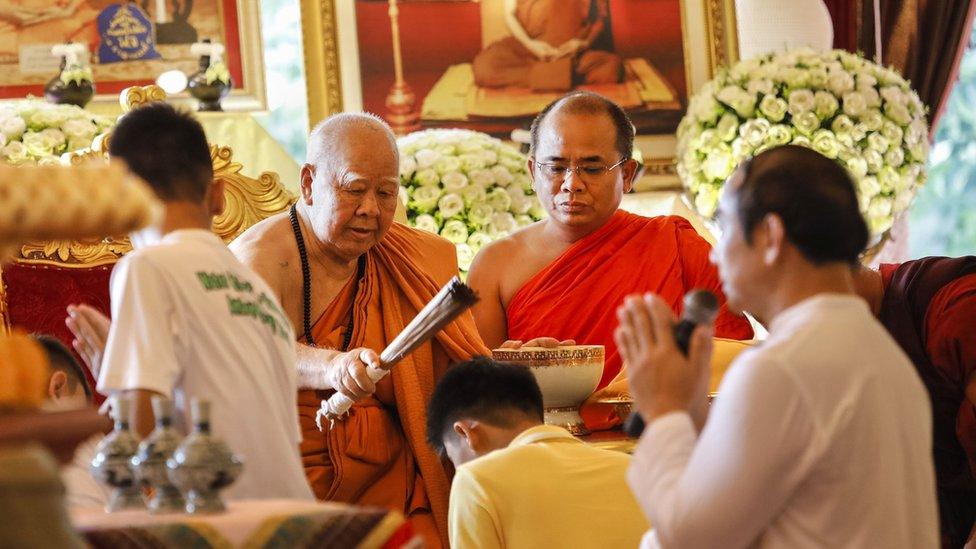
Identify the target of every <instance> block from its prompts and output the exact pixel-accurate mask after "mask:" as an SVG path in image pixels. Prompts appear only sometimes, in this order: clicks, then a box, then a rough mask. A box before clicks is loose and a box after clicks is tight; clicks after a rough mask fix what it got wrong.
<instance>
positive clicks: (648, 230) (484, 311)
mask: <svg viewBox="0 0 976 549" xmlns="http://www.w3.org/2000/svg"><path fill="white" fill-rule="evenodd" d="M633 147H634V126H633V124H632V123H631V122H630V119H629V118H628V117H627V114H626V113H625V112H624V111H623V109H621V108H620V107H619V106H618V105H617V104H615V103H613V102H612V101H610V100H608V99H606V98H604V97H602V96H600V95H597V94H594V93H591V92H573V93H571V94H568V95H566V96H564V97H562V98H560V99H558V100H557V101H555V102H553V103H552V104H550V105H549V106H548V107H546V109H545V110H543V111H542V113H541V114H539V116H538V117H537V118H536V119H535V121H534V122H533V124H532V144H531V153H530V158H529V160H528V169H529V173H530V174H531V175H532V178H533V188H534V189H535V192H536V194H537V195H538V197H539V200H540V201H541V202H542V205H543V207H544V208H545V209H546V211H547V213H548V214H549V215H548V217H547V218H546V219H543V220H542V221H539V222H537V223H535V224H533V225H530V226H528V227H526V228H524V229H522V230H521V231H518V232H516V233H514V234H512V235H511V236H509V237H507V238H504V239H501V240H497V241H495V242H493V243H492V244H490V245H488V246H486V247H485V248H483V249H482V250H481V252H480V253H479V254H478V257H476V258H475V261H474V263H473V264H472V266H471V270H470V272H469V275H468V282H469V284H471V285H472V286H473V287H474V288H475V289H476V290H477V291H478V292H479V294H480V295H481V301H480V302H479V303H478V305H476V306H475V309H474V314H475V321H476V323H477V325H478V330H479V332H480V333H481V337H482V338H483V339H484V341H485V344H486V345H488V347H490V348H496V347H500V346H505V347H518V346H522V345H525V346H540V345H541V346H556V345H559V344H560V343H562V344H571V343H574V342H575V343H578V344H581V345H582V344H587V345H603V346H604V347H605V348H606V366H605V368H604V371H603V377H602V379H601V380H600V384H599V386H598V387H599V388H603V387H605V386H606V385H607V384H609V383H610V382H611V381H612V380H613V379H614V378H615V377H616V376H617V375H618V374H619V373H620V369H621V364H622V363H621V359H620V354H619V353H618V352H617V346H616V344H615V343H614V341H613V330H614V328H615V327H616V325H617V320H616V317H615V311H616V307H617V306H619V305H620V304H621V303H622V302H623V299H624V297H625V296H627V295H629V294H633V293H644V292H653V293H656V294H658V295H661V296H663V297H664V299H665V300H666V301H667V303H668V304H669V305H670V306H671V308H672V310H674V311H675V312H676V313H680V308H681V300H682V298H683V296H684V294H685V293H686V292H687V291H688V290H691V289H693V288H703V289H708V290H711V291H712V292H715V294H716V295H719V296H722V289H721V284H720V282H719V278H718V273H717V271H716V269H715V266H714V265H712V264H711V263H710V262H709V260H708V254H709V252H710V250H711V247H710V246H709V244H708V243H707V242H706V241H705V240H704V239H703V238H702V237H700V236H699V235H698V233H697V232H696V231H695V229H694V228H693V227H692V226H691V224H690V223H689V222H688V221H687V220H685V219H684V218H681V217H676V216H659V217H643V216H639V215H635V214H632V213H629V212H625V211H623V210H621V209H620V202H621V200H622V198H623V195H624V193H626V192H629V191H630V190H631V188H632V187H633V184H634V180H635V179H636V177H637V171H638V164H637V162H636V161H634V160H633V159H632V156H633ZM721 302H722V309H721V311H720V314H719V316H718V319H717V321H716V324H715V335H716V336H718V337H726V338H733V339H750V338H751V337H752V329H751V327H750V325H749V322H748V320H747V319H746V318H745V317H744V316H741V315H739V314H736V313H733V312H730V311H729V310H727V308H726V307H725V298H724V297H721ZM582 415H583V419H584V421H585V422H586V424H587V427H589V428H590V429H606V428H610V427H612V426H614V425H616V424H617V423H619V418H617V416H616V414H614V412H613V410H612V409H611V407H609V406H607V407H599V406H592V407H586V408H584V410H583V413H582Z"/></svg>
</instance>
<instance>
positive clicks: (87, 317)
mask: <svg viewBox="0 0 976 549" xmlns="http://www.w3.org/2000/svg"><path fill="white" fill-rule="evenodd" d="M64 323H65V325H66V326H67V327H68V329H69V330H71V333H72V334H74V336H75V338H74V340H72V341H71V346H72V347H74V348H75V351H77V352H78V354H79V355H81V358H82V360H84V361H85V364H86V365H87V366H88V370H89V371H91V374H92V377H93V378H95V380H98V374H99V372H100V371H101V367H102V356H103V355H104V354H105V343H106V342H107V341H108V330H109V327H110V326H111V324H112V322H111V321H110V320H109V319H108V317H107V316H105V315H104V314H102V313H101V312H99V311H98V310H97V309H95V308H94V307H92V306H91V305H84V304H82V305H69V306H68V317H67V318H66V319H65V320H64Z"/></svg>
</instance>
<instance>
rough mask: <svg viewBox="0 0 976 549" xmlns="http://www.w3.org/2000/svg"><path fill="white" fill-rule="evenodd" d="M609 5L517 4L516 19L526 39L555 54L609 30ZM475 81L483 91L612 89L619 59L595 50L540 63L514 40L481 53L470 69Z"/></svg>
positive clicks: (575, 1)
mask: <svg viewBox="0 0 976 549" xmlns="http://www.w3.org/2000/svg"><path fill="white" fill-rule="evenodd" d="M609 9H610V8H609V5H608V4H607V0H518V4H517V7H516V11H515V17H516V19H518V21H519V23H521V25H522V28H523V29H524V30H525V33H526V34H527V35H528V36H529V38H531V39H533V40H539V41H541V42H545V43H547V44H549V45H550V46H552V47H555V48H558V47H559V46H561V45H563V44H564V43H565V42H567V41H569V40H571V39H573V38H577V39H580V40H585V39H586V37H587V36H588V35H589V34H590V33H591V32H592V31H593V30H594V25H597V24H600V25H607V24H608V19H609V17H610V14H609ZM471 70H472V71H473V72H474V81H475V83H476V84H477V85H478V86H481V87H484V88H501V87H506V86H517V87H522V88H531V89H532V90H533V91H540V92H541V91H569V90H570V89H572V88H573V86H575V85H576V84H614V83H617V82H620V81H621V79H622V75H623V60H622V59H621V58H620V56H618V55H616V54H614V53H612V52H609V51H604V50H600V49H596V48H590V49H585V50H583V51H581V52H578V53H577V54H575V55H573V56H564V57H560V58H558V59H553V60H550V61H541V60H539V59H537V58H536V56H535V54H533V53H532V52H531V51H529V50H528V48H526V47H525V46H523V45H522V43H521V42H519V41H518V39H517V38H515V37H514V36H509V37H507V38H503V39H501V40H499V41H497V42H495V43H493V44H491V45H489V46H488V47H487V48H485V49H484V50H482V51H481V52H480V53H478V55H476V56H475V58H474V60H473V61H472V64H471Z"/></svg>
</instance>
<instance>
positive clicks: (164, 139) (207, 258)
mask: <svg viewBox="0 0 976 549" xmlns="http://www.w3.org/2000/svg"><path fill="white" fill-rule="evenodd" d="M109 153H110V155H111V156H112V158H113V160H123V161H124V162H125V163H126V165H127V166H128V167H129V169H131V170H132V171H133V172H134V173H135V174H136V175H138V176H140V177H141V178H143V179H144V180H146V182H147V183H149V185H150V187H152V189H153V190H154V191H155V193H156V195H157V196H158V197H159V198H160V199H161V200H162V201H163V204H164V206H165V211H164V215H163V217H162V220H161V221H160V222H159V224H157V225H155V226H152V227H149V228H147V229H144V230H143V231H141V232H140V233H138V234H133V235H132V241H133V246H134V248H135V249H134V250H133V251H132V252H131V253H129V254H127V255H126V256H125V257H123V258H122V259H121V260H120V261H119V262H118V264H116V266H115V269H114V270H113V272H112V280H111V297H112V323H111V327H110V330H109V333H108V338H107V341H106V344H105V351H104V358H103V359H102V361H101V362H102V363H101V367H100V370H101V371H100V373H99V380H98V390H99V391H100V392H102V393H109V392H117V391H121V392H125V393H131V394H132V395H134V397H135V399H134V406H133V408H134V413H133V418H132V422H131V423H132V425H133V427H134V429H135V430H136V432H137V433H138V434H139V435H140V436H145V435H147V434H148V433H149V432H150V431H151V430H152V429H153V414H152V408H151V406H150V397H151V396H152V395H153V394H162V395H164V396H167V397H172V398H174V399H175V401H176V408H177V414H178V416H180V417H178V418H177V421H176V424H177V425H182V426H183V428H184V429H185V430H186V431H189V430H190V429H189V427H190V420H191V418H190V417H189V406H190V399H191V398H193V397H195V398H199V399H204V400H209V401H210V402H211V424H212V432H213V433H214V434H215V435H216V436H217V437H219V438H222V439H223V440H224V441H226V442H227V444H228V445H229V446H230V448H231V450H232V451H233V452H235V453H236V454H238V455H239V456H241V457H242V458H243V461H244V469H243V472H242V473H241V476H240V478H239V479H238V480H237V481H236V482H235V483H234V484H233V485H231V486H230V487H229V488H228V489H227V491H226V492H225V494H226V496H227V497H228V498H230V499H243V498H300V499H312V492H311V490H310V488H309V487H308V484H307V483H306V481H305V475H304V473H303V470H302V464H301V461H300V457H299V453H298V444H299V442H300V441H301V435H300V431H299V425H298V416H297V412H296V389H297V386H296V373H295V348H294V343H293V342H294V339H295V338H294V332H293V330H292V326H291V323H290V322H289V321H288V319H287V318H286V317H285V315H284V313H282V311H281V307H280V306H279V305H278V301H277V299H276V298H275V294H274V293H273V292H272V291H271V290H270V289H269V288H268V286H267V284H265V282H264V280H262V279H261V278H260V277H259V276H257V275H256V274H254V272H253V271H251V270H250V269H248V268H247V267H245V266H244V265H243V264H241V262H240V261H238V260H237V259H236V258H235V257H234V255H233V254H232V253H231V252H230V250H228V249H227V247H226V246H225V245H224V243H223V242H222V241H221V240H220V238H218V237H217V235H215V234H214V233H213V232H211V231H210V227H211V221H212V218H213V216H215V215H218V214H219V213H220V212H221V211H222V210H223V207H224V189H223V182H222V181H220V180H214V179H213V168H212V165H211V160H210V151H209V147H208V145H207V141H206V137H205V135H204V133H203V128H202V127H201V126H200V124H199V123H198V122H197V121H196V120H194V119H193V118H192V117H191V116H190V115H188V114H186V113H180V112H178V111H176V110H174V109H173V108H172V107H170V106H168V105H164V104H159V105H150V106H146V107H142V108H140V109H137V110H135V111H133V112H130V113H128V114H126V115H125V117H123V118H122V119H121V120H120V121H119V124H118V126H116V128H115V130H114V132H113V134H112V139H111V142H110V144H109ZM69 313H70V314H71V315H72V317H71V319H69V322H68V325H69V327H71V328H72V329H73V331H74V332H75V334H76V336H77V337H78V340H79V341H86V342H87V341H92V338H91V334H88V333H84V327H85V326H91V325H92V323H90V322H80V321H81V320H83V319H84V317H85V314H79V312H78V309H77V308H73V309H71V310H69ZM83 354H84V356H86V358H87V359H88V360H89V361H90V360H91V359H92V357H93V356H97V353H83ZM95 366H96V368H93V369H96V370H97V369H98V368H97V365H95Z"/></svg>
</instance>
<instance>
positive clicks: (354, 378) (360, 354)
mask: <svg viewBox="0 0 976 549" xmlns="http://www.w3.org/2000/svg"><path fill="white" fill-rule="evenodd" d="M367 367H372V368H379V367H380V355H379V354H377V352H376V351H374V350H372V349H367V348H365V347H360V348H357V349H352V350H350V351H347V352H345V353H341V354H339V355H337V356H336V357H335V358H334V359H333V360H332V367H331V368H330V369H329V372H328V377H329V386H331V387H332V388H334V389H335V390H336V391H339V392H340V393H342V394H344V395H346V396H347V397H349V398H351V399H352V400H354V401H355V400H359V399H361V398H363V397H367V396H369V395H371V394H373V393H374V392H375V391H376V383H374V382H373V380H372V379H370V377H369V374H368V373H366V368H367Z"/></svg>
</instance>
